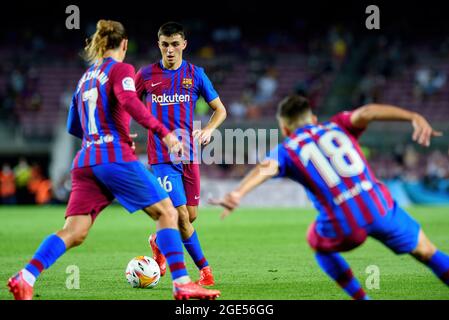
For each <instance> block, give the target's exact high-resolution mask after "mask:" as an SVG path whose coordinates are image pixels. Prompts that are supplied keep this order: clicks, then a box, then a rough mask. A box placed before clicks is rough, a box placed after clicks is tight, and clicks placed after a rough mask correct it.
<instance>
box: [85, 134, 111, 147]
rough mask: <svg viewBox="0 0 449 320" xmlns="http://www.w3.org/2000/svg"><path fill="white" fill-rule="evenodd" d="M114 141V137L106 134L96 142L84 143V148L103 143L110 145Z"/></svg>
mask: <svg viewBox="0 0 449 320" xmlns="http://www.w3.org/2000/svg"><path fill="white" fill-rule="evenodd" d="M113 141H114V136H113V135H111V134H107V135H105V136H100V137H99V138H98V139H97V140H94V141H86V148H89V147H90V146H91V145H93V144H95V145H100V144H103V143H111V142H113Z"/></svg>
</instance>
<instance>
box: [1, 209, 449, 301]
mask: <svg viewBox="0 0 449 320" xmlns="http://www.w3.org/2000/svg"><path fill="white" fill-rule="evenodd" d="M64 211H65V207H62V206H54V207H5V206H2V207H0V300H6V299H11V297H12V296H11V295H10V294H9V293H8V292H7V288H6V282H7V279H8V278H9V277H10V276H11V275H12V274H13V273H14V272H16V271H17V270H18V269H20V268H21V267H23V266H24V264H25V263H26V262H27V261H28V260H29V259H30V258H31V256H32V254H33V252H34V251H35V249H36V248H37V246H38V245H39V243H40V242H41V240H42V239H43V238H44V237H45V236H47V235H48V234H50V233H52V232H54V231H56V230H58V229H59V228H60V227H61V226H62V225H63V223H64V218H63V216H64ZM220 212H221V211H220V209H219V208H202V209H201V210H200V215H199V218H198V220H197V221H196V222H195V225H196V228H197V230H198V234H199V237H200V240H201V243H202V246H203V250H204V252H205V255H206V257H207V258H208V260H209V263H210V264H211V266H212V268H213V271H214V275H215V277H216V282H217V285H216V288H217V289H220V290H221V292H222V297H221V298H220V299H226V300H227V299H236V300H239V299H264V300H280V299H286V300H302V299H348V297H347V296H346V295H345V294H344V293H343V291H341V290H340V289H339V288H338V287H337V286H336V285H335V284H334V283H333V282H331V281H330V280H329V279H328V278H327V277H326V276H325V274H324V273H323V272H322V271H321V270H320V269H319V268H318V266H317V264H316V262H315V260H314V258H313V254H312V251H311V250H310V249H309V247H308V245H307V242H306V240H305V234H306V230H307V226H308V225H309V224H310V222H311V221H312V220H313V219H314V216H315V213H314V211H313V210H312V209H310V210H304V209H280V208H272V209H268V208H266V209H246V208H245V209H239V210H237V211H236V212H235V213H233V214H232V215H231V216H229V217H228V218H227V219H226V220H224V221H221V220H220V219H219V214H220ZM409 212H410V213H411V214H412V215H413V216H414V217H415V218H416V219H417V220H418V221H419V222H420V223H421V225H422V226H423V229H424V231H425V232H426V233H427V235H428V236H429V238H430V239H431V240H432V241H433V242H434V243H435V244H436V245H437V246H438V247H439V248H440V249H441V250H443V251H445V252H449V232H448V231H449V209H448V208H444V207H440V208H436V207H414V208H410V209H409ZM154 230H155V223H154V222H153V221H152V220H151V219H150V218H148V217H147V216H146V215H145V214H144V213H142V212H139V213H136V214H134V215H128V214H127V213H126V212H125V210H124V209H123V208H122V207H119V206H111V207H109V208H107V209H106V210H105V211H104V212H103V213H102V214H101V215H100V216H99V217H98V219H97V221H96V222H95V225H94V227H93V229H92V230H91V232H90V234H89V236H88V238H87V240H86V242H85V243H84V244H83V245H82V246H80V247H78V248H75V249H73V250H71V251H69V252H68V253H67V254H65V255H64V256H63V257H62V258H60V259H59V260H58V261H57V262H56V263H55V264H54V265H53V266H52V267H51V268H50V269H49V270H46V271H45V272H44V273H43V274H42V276H41V277H40V278H39V280H38V282H37V283H36V286H35V299H62V300H66V299H70V300H71V299H172V295H171V281H170V276H169V274H168V273H167V276H165V277H163V278H162V279H161V281H160V283H159V284H158V285H157V286H156V287H155V288H153V289H133V288H131V286H129V284H128V283H127V282H126V280H125V274H124V270H125V267H126V265H127V263H128V261H129V260H130V259H131V258H132V257H134V256H137V255H148V256H151V251H150V249H149V248H148V246H147V238H148V235H149V233H150V232H153V231H154ZM344 257H345V258H346V259H347V261H348V262H349V264H350V265H351V266H352V269H353V271H354V273H355V275H356V276H357V277H358V279H359V281H360V282H361V283H362V285H363V287H364V288H365V289H366V290H367V292H368V294H369V295H370V296H371V297H372V298H373V299H449V288H447V287H446V286H445V285H443V284H442V283H441V282H440V281H439V280H438V279H437V278H436V277H435V276H434V275H433V273H432V272H431V271H430V270H428V269H427V268H426V267H425V266H423V265H421V264H419V263H417V262H416V261H414V259H412V258H411V257H409V256H407V255H403V256H396V255H394V254H393V253H392V252H391V251H390V250H389V249H387V248H385V247H384V246H383V245H382V244H380V243H379V242H377V241H375V240H371V239H369V240H368V241H367V242H365V243H364V244H363V245H362V246H361V247H359V248H358V249H356V250H353V251H352V252H350V253H346V254H344ZM187 264H188V270H189V273H190V274H191V276H192V278H193V279H194V280H196V279H197V278H198V272H197V270H196V268H195V266H194V264H193V262H192V260H191V259H190V257H188V258H187ZM73 265H75V266H77V267H78V268H79V279H80V282H79V284H80V288H79V289H68V288H67V286H66V281H68V279H69V280H70V277H71V276H73V274H72V273H67V271H68V267H69V266H73ZM371 265H375V266H377V267H378V270H379V274H380V277H379V280H380V281H379V288H378V289H376V288H371V289H370V288H368V287H367V286H369V283H371V282H370V274H369V273H367V268H368V267H369V266H371ZM69 282H70V281H69Z"/></svg>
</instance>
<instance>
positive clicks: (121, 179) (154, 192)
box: [91, 161, 168, 213]
mask: <svg viewBox="0 0 449 320" xmlns="http://www.w3.org/2000/svg"><path fill="white" fill-rule="evenodd" d="M91 168H92V171H93V173H94V175H95V177H96V178H97V179H98V180H99V181H100V182H101V183H102V184H103V185H104V186H105V187H106V188H107V189H108V190H109V191H110V193H111V194H112V195H113V196H114V197H115V198H117V200H118V202H119V203H120V204H121V205H122V206H124V207H125V209H126V210H128V211H129V212H131V213H132V212H135V211H137V210H141V209H144V208H146V207H148V206H151V205H152V204H155V203H157V202H159V201H161V200H163V199H165V198H167V197H168V195H167V193H166V192H165V191H164V190H163V189H162V188H161V186H160V185H159V183H158V181H157V179H156V177H155V176H153V175H152V174H151V173H150V172H148V170H147V169H146V168H145V166H144V165H143V164H142V163H140V162H139V161H133V162H125V163H105V164H100V165H96V166H93V167H91Z"/></svg>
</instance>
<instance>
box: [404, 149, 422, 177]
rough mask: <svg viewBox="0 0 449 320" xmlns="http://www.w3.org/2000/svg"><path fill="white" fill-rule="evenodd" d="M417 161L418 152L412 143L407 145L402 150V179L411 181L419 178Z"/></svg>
mask: <svg viewBox="0 0 449 320" xmlns="http://www.w3.org/2000/svg"><path fill="white" fill-rule="evenodd" d="M418 163H419V153H418V152H417V151H416V149H415V147H414V146H413V145H411V144H409V145H407V146H406V147H405V150H404V169H405V176H404V179H406V180H409V181H412V180H417V179H418V178H419V170H418Z"/></svg>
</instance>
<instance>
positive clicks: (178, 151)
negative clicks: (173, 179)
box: [162, 132, 184, 157]
mask: <svg viewBox="0 0 449 320" xmlns="http://www.w3.org/2000/svg"><path fill="white" fill-rule="evenodd" d="M162 141H164V143H165V144H166V145H167V148H168V152H170V153H173V154H174V155H176V156H179V157H180V156H182V155H183V154H184V147H183V145H182V143H181V141H179V140H178V138H177V137H176V136H175V135H174V134H173V133H171V132H170V133H169V134H167V135H166V136H165V137H164V138H163V139H162Z"/></svg>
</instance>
